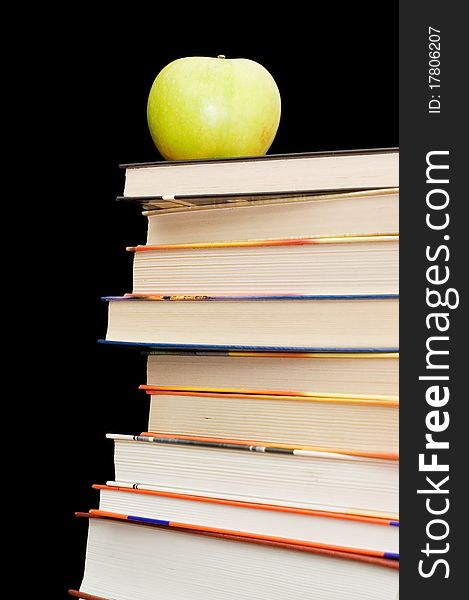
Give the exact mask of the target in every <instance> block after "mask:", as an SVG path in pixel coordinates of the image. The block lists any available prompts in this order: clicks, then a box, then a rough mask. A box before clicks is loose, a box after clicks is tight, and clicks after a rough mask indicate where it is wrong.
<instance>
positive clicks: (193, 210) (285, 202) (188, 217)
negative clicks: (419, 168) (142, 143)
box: [144, 188, 399, 246]
mask: <svg viewBox="0 0 469 600" xmlns="http://www.w3.org/2000/svg"><path fill="white" fill-rule="evenodd" d="M148 202H149V206H150V210H147V211H145V212H144V214H145V215H146V216H147V218H148V231H147V240H146V244H147V246H152V245H157V244H191V243H192V244H193V243H200V242H226V241H228V242H233V241H237V240H269V239H278V238H309V237H323V236H328V237H331V236H335V237H337V236H340V235H346V236H351V235H377V234H379V233H382V234H386V235H395V234H397V233H398V232H399V190H398V189H397V188H390V189H383V190H369V191H367V190H362V191H359V192H342V193H339V194H315V195H309V196H295V195H290V196H287V197H278V196H277V197H275V196H274V197H272V196H265V195H261V196H251V197H249V198H246V197H238V196H236V197H233V196H228V197H221V198H213V197H209V198H203V197H202V198H201V197H197V198H195V199H194V198H192V199H187V198H186V199H185V200H184V201H182V202H181V201H178V200H172V199H167V200H159V201H153V202H152V201H151V200H150V201H148Z"/></svg>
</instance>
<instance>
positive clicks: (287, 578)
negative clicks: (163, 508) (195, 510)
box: [70, 516, 399, 600]
mask: <svg viewBox="0 0 469 600" xmlns="http://www.w3.org/2000/svg"><path fill="white" fill-rule="evenodd" d="M398 581H399V577H398V563H397V561H395V560H389V559H388V560H386V559H382V558H381V559H380V558H374V557H365V556H363V555H358V554H357V555H355V554H351V553H344V552H332V551H328V550H325V549H318V548H307V547H304V546H298V545H294V544H287V543H280V542H277V543H275V542H269V541H266V540H260V539H251V540H247V539H245V538H242V537H239V536H235V535H223V534H221V533H212V532H206V531H199V530H193V531H187V530H183V529H176V528H171V527H165V526H164V525H159V526H158V525H150V524H136V523H130V522H128V521H126V520H125V519H123V518H122V519H117V518H112V519H110V518H103V517H96V516H95V517H93V516H92V517H91V518H90V519H89V535H88V545H87V551H86V567H85V573H84V577H83V581H82V584H81V587H80V591H78V590H71V591H70V593H71V594H72V595H73V596H74V597H78V598H83V599H85V600H96V599H106V600H112V599H115V598H119V600H150V598H155V594H157V596H158V597H160V598H168V599H169V598H171V600H183V599H184V600H186V599H187V598H190V599H191V600H234V599H238V598H240V597H243V598H251V597H253V596H255V597H256V598H257V599H259V600H285V599H286V598H288V600H304V599H305V598H330V599H334V600H395V598H396V594H397V590H398Z"/></svg>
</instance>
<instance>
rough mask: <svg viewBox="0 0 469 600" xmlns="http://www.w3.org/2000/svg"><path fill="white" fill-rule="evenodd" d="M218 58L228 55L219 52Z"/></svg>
mask: <svg viewBox="0 0 469 600" xmlns="http://www.w3.org/2000/svg"><path fill="white" fill-rule="evenodd" d="M217 58H226V56H225V55H224V54H219V55H218V56H217Z"/></svg>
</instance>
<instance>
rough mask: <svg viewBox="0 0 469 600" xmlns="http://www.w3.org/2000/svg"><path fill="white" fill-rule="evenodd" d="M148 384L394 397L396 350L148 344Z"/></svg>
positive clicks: (183, 388) (151, 387)
mask: <svg viewBox="0 0 469 600" xmlns="http://www.w3.org/2000/svg"><path fill="white" fill-rule="evenodd" d="M146 389H148V390H149V391H150V392H151V390H154V391H165V390H181V391H187V392H197V391H212V392H234V393H237V392H241V391H242V392H244V393H251V394H253V393H266V394H273V393H279V394H293V395H302V394H311V395H313V396H332V397H347V398H363V397H367V398H370V397H371V398H374V399H383V400H397V398H398V394H399V355H398V354H397V353H383V352H381V353H378V354H370V353H364V352H361V353H355V354H354V353H346V354H341V353H338V352H335V353H311V352H296V353H295V352H284V353H282V352H270V353H269V352H230V351H220V352H216V351H215V352H210V351H197V350H192V351H190V350H186V351H182V350H173V351H170V350H149V351H148V358H147V384H146Z"/></svg>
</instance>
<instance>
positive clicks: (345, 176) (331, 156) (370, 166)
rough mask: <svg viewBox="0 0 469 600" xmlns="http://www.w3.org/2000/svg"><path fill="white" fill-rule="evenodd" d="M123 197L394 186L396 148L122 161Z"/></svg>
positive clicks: (303, 191) (397, 159)
mask: <svg viewBox="0 0 469 600" xmlns="http://www.w3.org/2000/svg"><path fill="white" fill-rule="evenodd" d="M122 167H123V168H124V169H125V187H124V196H125V197H140V198H142V197H143V198H155V197H156V198H161V197H165V196H169V197H170V198H175V197H182V198H184V197H186V196H209V195H215V196H220V195H252V194H256V193H261V194H266V193H271V194H272V193H276V194H285V193H286V194H291V193H292V192H294V193H297V194H298V193H305V192H316V193H317V192H322V191H334V190H363V189H379V188H395V187H397V186H398V185H399V153H398V151H397V150H396V149H393V148H391V149H373V150H355V151H353V150H351V151H345V152H317V153H314V152H313V153H304V154H284V155H281V154H280V155H274V154H271V155H268V156H254V157H242V158H228V159H214V160H213V159H212V160H188V161H162V162H157V163H140V164H134V165H122Z"/></svg>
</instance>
